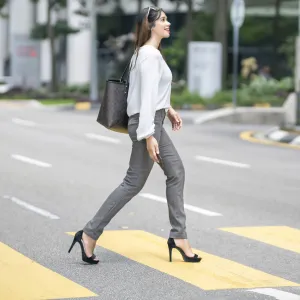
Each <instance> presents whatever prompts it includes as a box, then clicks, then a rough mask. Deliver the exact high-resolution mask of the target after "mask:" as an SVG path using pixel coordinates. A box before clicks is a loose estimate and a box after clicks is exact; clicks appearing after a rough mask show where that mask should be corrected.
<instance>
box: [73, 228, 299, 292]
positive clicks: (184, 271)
mask: <svg viewBox="0 0 300 300" xmlns="http://www.w3.org/2000/svg"><path fill="white" fill-rule="evenodd" d="M69 234H71V235H74V233H69ZM97 244H98V245H99V246H101V247H104V248H106V249H108V250H111V251H113V252H116V253H118V254H120V255H123V256H125V257H127V258H129V259H131V260H133V261H136V262H138V263H141V264H143V265H146V266H149V267H151V268H153V269H156V270H159V271H161V272H164V273H166V274H169V275H171V276H174V277H176V278H179V279H181V280H183V281H185V282H188V283H190V284H193V285H195V286H197V287H199V288H201V289H203V290H220V289H237V288H258V287H283V286H299V284H297V283H294V282H291V281H287V280H285V279H282V278H279V277H276V276H273V275H270V274H267V273H264V272H262V271H259V270H255V269H253V268H250V267H247V266H244V265H242V264H239V263H236V262H234V261H230V260H228V259H224V258H221V257H218V256H215V255H212V254H209V253H206V252H203V251H199V250H197V249H194V250H193V251H194V252H195V253H197V254H198V255H200V256H201V257H203V259H202V261H201V262H200V263H185V262H183V261H182V258H181V256H180V254H179V252H178V251H177V250H175V249H174V250H173V262H171V263H170V262H169V258H168V248H167V243H166V240H165V239H164V238H162V237H159V236H156V235H153V234H151V233H148V232H144V231H139V230H133V231H131V230H124V231H104V233H103V234H102V235H101V237H100V239H99V240H98V242H97Z"/></svg>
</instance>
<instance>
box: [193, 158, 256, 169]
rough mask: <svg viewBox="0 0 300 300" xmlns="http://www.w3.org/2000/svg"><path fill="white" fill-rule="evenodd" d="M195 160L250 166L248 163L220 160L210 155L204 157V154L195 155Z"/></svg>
mask: <svg viewBox="0 0 300 300" xmlns="http://www.w3.org/2000/svg"><path fill="white" fill-rule="evenodd" d="M196 159H197V160H201V161H206V162H211V163H214V164H221V165H227V166H231V167H237V168H246V169H247V168H251V166H250V165H248V164H243V163H238V162H234V161H229V160H222V159H217V158H212V157H206V156H199V155H198V156H196Z"/></svg>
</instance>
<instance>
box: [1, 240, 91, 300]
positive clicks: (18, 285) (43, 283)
mask: <svg viewBox="0 0 300 300" xmlns="http://www.w3.org/2000/svg"><path fill="white" fill-rule="evenodd" d="M93 296H97V295H96V294H94V293H93V292H91V291H89V290H88V289H86V288H84V287H82V286H80V285H79V284H77V283H75V282H72V281H71V280H69V279H67V278H65V277H63V276H61V275H59V274H57V273H55V272H53V271H51V270H49V269H47V268H45V267H43V266H42V265H40V264H38V263H36V262H35V261H33V260H31V259H29V258H28V257H26V256H24V255H22V254H21V253H19V252H17V251H15V250H14V249H12V248H10V247H9V246H7V245H5V244H3V243H1V242H0V299H1V300H2V299H3V300H4V299H5V300H20V299H22V300H32V299H63V298H79V297H93Z"/></svg>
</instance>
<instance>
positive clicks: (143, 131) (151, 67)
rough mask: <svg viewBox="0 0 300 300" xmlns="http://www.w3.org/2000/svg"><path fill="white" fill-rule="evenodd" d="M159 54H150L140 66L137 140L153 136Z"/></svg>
mask: <svg viewBox="0 0 300 300" xmlns="http://www.w3.org/2000/svg"><path fill="white" fill-rule="evenodd" d="M160 59H161V58H160V55H159V53H158V54H156V53H153V54H152V53H151V54H150V55H149V56H148V57H147V58H145V59H144V60H143V61H142V62H141V65H140V76H141V94H140V97H141V108H140V117H139V126H138V128H137V140H139V141H140V140H142V139H146V138H148V137H150V136H152V135H153V134H154V131H155V126H154V117H155V111H156V104H157V100H158V84H159V80H160V76H161V74H160V73H161V70H160Z"/></svg>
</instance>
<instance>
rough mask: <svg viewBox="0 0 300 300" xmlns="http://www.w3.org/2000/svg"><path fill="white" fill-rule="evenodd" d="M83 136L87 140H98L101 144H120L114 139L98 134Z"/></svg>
mask: <svg viewBox="0 0 300 300" xmlns="http://www.w3.org/2000/svg"><path fill="white" fill-rule="evenodd" d="M85 136H86V137H87V138H89V139H93V140H98V141H102V142H109V143H113V144H120V143H121V141H120V140H118V139H114V138H111V137H108V136H104V135H99V134H95V133H86V134H85Z"/></svg>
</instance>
